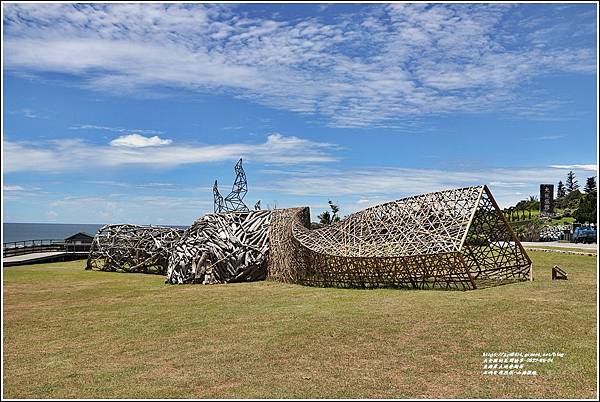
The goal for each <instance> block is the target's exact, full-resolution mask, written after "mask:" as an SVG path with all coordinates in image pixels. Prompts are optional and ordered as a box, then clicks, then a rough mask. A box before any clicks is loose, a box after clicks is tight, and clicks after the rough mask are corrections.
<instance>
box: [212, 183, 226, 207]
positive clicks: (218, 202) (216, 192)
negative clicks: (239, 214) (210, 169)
mask: <svg viewBox="0 0 600 402" xmlns="http://www.w3.org/2000/svg"><path fill="white" fill-rule="evenodd" d="M213 197H214V203H215V208H214V211H215V213H219V212H223V210H224V209H225V207H224V205H223V196H222V195H221V193H219V185H218V184H217V181H216V180H215V185H214V186H213Z"/></svg>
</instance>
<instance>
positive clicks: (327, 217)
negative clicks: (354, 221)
mask: <svg viewBox="0 0 600 402" xmlns="http://www.w3.org/2000/svg"><path fill="white" fill-rule="evenodd" d="M317 218H319V223H320V224H322V225H331V214H330V213H329V211H325V212H323V213H322V214H321V215H319V216H318V217H317Z"/></svg>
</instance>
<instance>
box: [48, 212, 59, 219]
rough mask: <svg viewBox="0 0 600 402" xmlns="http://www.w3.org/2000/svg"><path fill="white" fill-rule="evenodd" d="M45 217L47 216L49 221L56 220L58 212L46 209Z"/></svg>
mask: <svg viewBox="0 0 600 402" xmlns="http://www.w3.org/2000/svg"><path fill="white" fill-rule="evenodd" d="M46 218H48V219H49V220H51V221H54V220H56V218H58V213H57V212H56V211H48V212H47V213H46Z"/></svg>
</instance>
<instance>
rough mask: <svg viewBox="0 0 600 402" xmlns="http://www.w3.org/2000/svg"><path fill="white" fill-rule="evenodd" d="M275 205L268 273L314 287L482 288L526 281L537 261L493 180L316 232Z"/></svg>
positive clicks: (301, 211)
mask: <svg viewBox="0 0 600 402" xmlns="http://www.w3.org/2000/svg"><path fill="white" fill-rule="evenodd" d="M308 226H309V214H308V208H292V209H283V210H275V211H273V217H272V224H271V234H270V251H269V252H270V256H269V277H270V278H272V279H274V280H279V281H283V282H294V283H300V284H305V285H313V286H339V287H362V288H372V287H411V288H419V289H422V288H435V287H440V288H445V289H449V288H458V289H475V288H476V287H477V286H478V285H480V286H481V285H484V286H485V285H487V284H498V283H505V282H509V281H515V280H526V279H528V278H530V275H531V260H530V259H529V257H528V256H527V254H526V252H525V250H524V249H523V247H522V246H521V243H520V242H519V240H518V239H517V238H516V236H515V235H514V233H513V231H512V229H511V228H510V225H509V224H508V223H507V222H506V220H505V218H504V215H503V214H502V211H501V210H500V209H499V207H498V205H497V204H496V202H495V200H494V198H493V197H492V194H491V193H490V191H489V189H488V188H487V186H479V187H466V188H460V189H453V190H446V191H440V192H435V193H429V194H423V195H418V196H414V197H409V198H405V199H401V200H398V201H393V202H389V203H386V204H381V205H378V206H375V207H372V208H368V209H365V210H363V211H360V212H357V213H355V214H353V215H350V216H349V217H347V218H346V219H344V220H343V221H341V222H339V223H335V224H333V225H330V226H327V227H324V228H321V229H316V230H309V229H308V228H307V227H308Z"/></svg>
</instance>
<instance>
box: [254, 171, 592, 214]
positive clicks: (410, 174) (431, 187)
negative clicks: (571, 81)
mask: <svg viewBox="0 0 600 402" xmlns="http://www.w3.org/2000/svg"><path fill="white" fill-rule="evenodd" d="M571 166H579V167H573V168H572V169H573V170H574V172H575V174H576V176H577V177H580V178H584V177H587V176H589V169H587V167H589V166H592V165H571ZM263 173H266V174H269V175H271V176H272V180H270V187H269V190H271V191H274V192H280V193H284V194H290V195H293V196H302V197H311V196H317V197H360V198H359V199H358V201H357V202H356V206H357V207H360V208H363V207H364V204H372V201H373V200H377V201H376V202H377V203H379V202H380V201H379V200H380V199H381V200H394V199H398V198H402V197H406V196H409V195H415V194H421V193H427V192H431V191H439V190H443V189H450V188H457V187H466V186H475V185H481V184H487V185H488V186H489V187H490V189H491V190H492V193H493V194H494V196H495V197H496V199H497V201H498V202H499V203H500V204H501V205H510V204H514V203H515V202H517V201H519V200H521V199H522V198H523V194H531V195H537V194H538V193H539V185H540V183H557V182H558V180H561V179H563V176H564V175H563V172H559V171H557V170H556V169H554V168H552V167H530V168H496V169H473V170H469V171H460V170H456V171H451V170H438V169H414V168H398V167H372V168H363V169H348V170H337V169H326V168H319V169H311V168H304V169H301V170H299V169H286V170H285V171H280V170H264V171H263ZM381 202H383V201H381Z"/></svg>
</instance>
